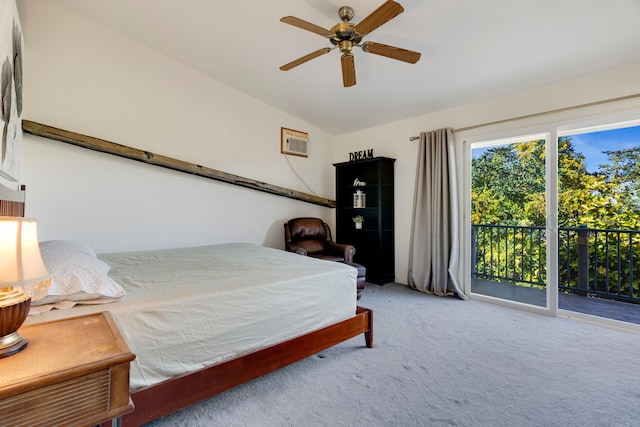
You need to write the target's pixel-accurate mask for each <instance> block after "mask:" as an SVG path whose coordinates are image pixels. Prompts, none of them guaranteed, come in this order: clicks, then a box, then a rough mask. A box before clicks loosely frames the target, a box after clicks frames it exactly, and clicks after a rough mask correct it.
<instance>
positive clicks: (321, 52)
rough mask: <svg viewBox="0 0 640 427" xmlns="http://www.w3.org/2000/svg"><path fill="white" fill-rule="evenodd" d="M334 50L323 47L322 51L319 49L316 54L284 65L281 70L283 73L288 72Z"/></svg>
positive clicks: (312, 53) (313, 53)
mask: <svg viewBox="0 0 640 427" xmlns="http://www.w3.org/2000/svg"><path fill="white" fill-rule="evenodd" d="M331 49H332V48H330V47H323V48H322V49H318V50H316V51H315V52H311V53H310V54H308V55H305V56H303V57H301V58H298V59H296V60H295V61H291V62H289V63H288V64H285V65H283V66H282V67H280V69H281V70H282V71H288V70H290V69H292V68H294V67H297V66H298V65H300V64H304V63H305V62H307V61H311V60H312V59H314V58H317V57H318V56H321V55H324V54H325V53H327V52H329V51H330V50H331Z"/></svg>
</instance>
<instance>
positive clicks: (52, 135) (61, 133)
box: [22, 120, 336, 208]
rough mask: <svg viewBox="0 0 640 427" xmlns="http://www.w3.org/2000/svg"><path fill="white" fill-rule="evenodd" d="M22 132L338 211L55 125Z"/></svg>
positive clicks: (26, 125)
mask: <svg viewBox="0 0 640 427" xmlns="http://www.w3.org/2000/svg"><path fill="white" fill-rule="evenodd" d="M22 129H23V130H24V132H26V133H29V134H31V135H35V136H41V137H44V138H49V139H53V140H56V141H60V142H66V143H67V144H72V145H77V146H78V147H83V148H88V149H90V150H94V151H100V152H102V153H107V154H113V155H114V156H120V157H124V158H125V159H130V160H136V161H139V162H143V163H148V164H151V165H155V166H161V167H163V168H167V169H172V170H175V171H179V172H184V173H188V174H192V175H197V176H201V177H204V178H209V179H213V180H216V181H222V182H226V183H228V184H233V185H239V186H241V187H245V188H251V189H253V190H258V191H262V192H265V193H270V194H275V195H277V196H282V197H287V198H289V199H295V200H300V201H303V202H307V203H313V204H315V205H320V206H324V207H327V208H335V207H336V202H335V200H330V199H325V198H322V197H318V196H314V195H311V194H307V193H303V192H300V191H296V190H290V189H288V188H284V187H278V186H276V185H271V184H267V183H265V182H260V181H256V180H253V179H249V178H243V177H241V176H238V175H233V174H230V173H226V172H222V171H219V170H216V169H211V168H208V167H205V166H201V165H197V164H195V163H190V162H185V161H183V160H178V159H174V158H172V157H167V156H162V155H160V154H154V153H151V152H149V151H144V150H139V149H137V148H132V147H127V146H126V145H120V144H116V143H115V142H110V141H105V140H104V139H99V138H94V137H91V136H87V135H82V134H79V133H75V132H71V131H68V130H64V129H58V128H55V127H52V126H47V125H43V124H41V123H36V122H32V121H30V120H22Z"/></svg>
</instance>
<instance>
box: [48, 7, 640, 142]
mask: <svg viewBox="0 0 640 427" xmlns="http://www.w3.org/2000/svg"><path fill="white" fill-rule="evenodd" d="M52 1H53V2H54V3H57V4H59V5H61V6H64V7H66V8H68V9H71V10H73V11H75V12H77V13H79V14H81V15H83V16H85V17H87V18H89V19H91V20H93V21H95V22H98V23H100V24H103V25H104V26H106V27H108V28H110V29H112V30H113V31H116V32H118V33H121V34H123V35H124V36H126V37H129V38H131V39H134V40H137V41H138V42H140V43H142V44H143V45H146V46H148V47H150V48H153V49H155V50H157V51H159V52H161V53H163V54H165V55H167V56H170V57H172V58H174V59H176V60H177V61H180V62H182V63H184V64H186V65H188V66H190V67H192V68H194V69H197V70H199V71H201V72H202V73H205V74H207V75H209V76H211V77H212V78H214V79H217V80H219V81H221V82H223V83H226V84H228V85H229V86H232V87H234V88H236V89H238V90H240V91H242V92H244V93H247V94H249V95H251V96H253V97H255V98H258V99H260V100H262V101H264V102H265V103H268V104H270V105H272V106H274V107H276V108H278V109H280V110H282V111H285V112H287V113H290V114H292V115H294V116H296V117H299V118H301V119H302V120H304V121H306V122H308V123H310V124H312V125H314V126H317V127H318V128H320V129H323V130H325V131H327V132H328V133H330V134H333V135H338V134H342V133H346V132H351V131H355V130H359V129H364V128H369V127H372V126H376V125H380V124H383V123H388V122H393V121H397V120H401V119H404V118H408V117H415V116H419V115H422V114H426V113H429V112H431V111H435V110H439V109H442V108H446V107H451V106H455V105H459V104H463V103H466V102H469V101H473V100H478V99H482V98H487V97H491V96H495V95H499V94H504V93H508V92H512V91H514V90H518V89H522V88H527V87H532V86H537V85H540V84H544V83H549V82H553V81H557V80H562V79H565V78H569V77H573V76H577V75H581V74H586V73H589V72H594V71H598V70H601V69H605V68H609V67H612V66H616V65H621V64H624V63H627V62H631V61H634V60H637V59H640V0H609V1H599V0H528V1H524V0H398V1H399V3H400V4H402V6H403V7H404V9H405V11H404V13H402V14H400V15H398V16H397V17H395V18H394V19H392V20H391V21H389V22H387V23H386V24H384V25H383V26H381V27H380V28H378V29H376V30H375V31H373V32H372V33H370V34H369V35H368V36H366V37H365V39H364V40H365V41H366V40H369V41H375V42H379V43H384V44H389V45H393V46H397V47H402V48H405V49H409V50H414V51H418V52H421V53H422V58H421V59H420V61H419V62H418V63H417V64H415V65H411V64H407V63H404V62H400V61H395V60H392V59H388V58H385V57H382V56H377V55H373V54H368V53H365V52H363V51H362V50H360V49H355V51H354V52H355V64H356V75H357V85H356V86H353V87H350V88H344V87H343V86H342V77H341V68H340V53H339V52H338V51H337V50H334V51H332V52H330V53H328V54H326V55H323V56H321V57H319V58H316V59H314V60H312V61H310V62H307V63H305V64H303V65H300V66H299V67H297V68H294V69H292V70H290V71H286V72H285V71H280V70H279V69H278V67H279V66H280V65H283V64H285V63H288V62H290V61H292V60H294V59H297V58H298V57H301V56H303V55H306V54H307V53H310V52H313V51H315V50H318V49H320V48H322V47H328V46H330V44H329V42H328V40H327V39H325V38H323V37H321V36H319V35H316V34H314V33H311V32H309V31H305V30H302V29H299V28H296V27H293V26H291V25H287V24H283V23H281V22H279V20H280V18H281V17H283V16H287V15H293V16H295V17H297V18H301V19H303V20H305V21H308V22H311V23H314V24H316V25H318V26H320V27H323V28H326V29H330V28H331V27H332V26H333V25H335V24H336V23H338V22H339V18H338V12H337V11H338V8H339V7H340V6H343V5H345V4H348V5H349V6H351V7H353V8H354V10H355V18H354V19H353V20H352V22H353V23H358V22H359V21H361V20H362V19H363V18H364V17H365V16H366V15H368V14H369V13H371V12H372V11H373V10H374V9H376V8H377V7H378V6H379V5H380V4H382V3H383V1H384V0H302V1H301V0H273V1H266V0H227V1H224V2H223V1H220V0H217V1H216V0H180V1H176V0H101V1H100V0H91V1H87V0H52Z"/></svg>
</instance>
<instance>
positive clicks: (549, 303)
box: [461, 126, 558, 316]
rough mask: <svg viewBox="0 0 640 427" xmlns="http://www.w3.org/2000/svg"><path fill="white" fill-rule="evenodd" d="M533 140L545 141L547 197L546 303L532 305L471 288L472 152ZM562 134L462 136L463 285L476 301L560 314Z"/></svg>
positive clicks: (523, 132)
mask: <svg viewBox="0 0 640 427" xmlns="http://www.w3.org/2000/svg"><path fill="white" fill-rule="evenodd" d="M533 139H544V140H545V156H546V159H545V198H546V201H545V202H546V203H545V205H546V238H547V251H546V260H545V262H546V266H547V283H546V289H545V292H546V306H544V307H542V306H536V305H532V304H527V303H522V302H517V301H512V300H507V299H502V298H497V297H492V296H487V295H482V294H478V293H473V292H472V291H471V151H472V149H473V148H479V147H481V146H483V145H487V146H489V145H497V144H507V143H510V142H520V141H529V140H533ZM557 140H558V133H557V131H556V130H555V129H554V130H550V129H549V126H545V127H544V128H537V129H536V128H530V129H526V130H523V129H520V130H514V131H508V132H503V133H500V134H486V135H479V136H474V137H469V138H462V144H463V153H464V154H463V168H462V172H463V177H462V178H463V179H462V186H461V187H462V188H461V191H462V196H463V200H464V203H462V205H463V207H464V212H463V215H461V217H462V223H463V224H462V227H461V228H462V233H461V235H462V241H463V243H464V245H463V253H464V263H463V271H464V279H463V288H464V291H465V294H466V295H467V296H468V297H469V298H471V299H474V300H479V301H484V302H490V303H494V304H498V305H503V306H507V307H511V308H517V309H521V310H526V311H531V312H534V313H539V314H544V315H548V316H556V315H557V313H558V144H557Z"/></svg>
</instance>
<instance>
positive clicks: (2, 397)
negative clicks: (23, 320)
mask: <svg viewBox="0 0 640 427" xmlns="http://www.w3.org/2000/svg"><path fill="white" fill-rule="evenodd" d="M19 332H20V335H22V336H23V337H25V338H27V339H28V340H29V344H28V346H27V348H25V349H24V350H22V351H21V352H20V353H17V354H14V355H12V356H9V357H7V358H4V359H0V425H2V426H25V427H27V426H29V427H31V426H37V425H48V426H51V425H55V426H58V425H65V426H88V425H95V424H100V423H102V422H105V421H108V420H112V419H117V418H118V417H119V416H120V415H123V414H126V413H127V412H130V411H131V410H133V403H132V402H131V399H130V398H129V364H130V362H131V361H132V360H133V359H134V358H135V355H134V354H133V353H131V352H130V351H129V348H128V346H127V344H126V342H125V341H124V339H123V338H122V336H121V335H120V332H119V331H118V328H117V327H116V325H115V323H114V322H113V320H112V318H111V316H110V314H109V313H106V312H105V313H98V314H92V315H88V316H80V317H74V318H70V319H64V320H58V321H54V322H46V323H39V324H34V325H28V326H23V327H22V328H20V330H19Z"/></svg>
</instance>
